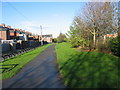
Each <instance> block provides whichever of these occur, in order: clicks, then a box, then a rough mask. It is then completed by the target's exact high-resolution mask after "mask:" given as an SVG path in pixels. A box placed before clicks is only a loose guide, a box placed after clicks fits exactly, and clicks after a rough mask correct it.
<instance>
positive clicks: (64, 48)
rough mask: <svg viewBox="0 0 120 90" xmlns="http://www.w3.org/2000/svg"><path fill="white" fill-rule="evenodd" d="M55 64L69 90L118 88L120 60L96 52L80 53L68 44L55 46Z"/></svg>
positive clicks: (119, 84)
mask: <svg viewBox="0 0 120 90" xmlns="http://www.w3.org/2000/svg"><path fill="white" fill-rule="evenodd" d="M56 53H57V62H58V64H59V70H60V73H61V75H62V77H63V79H64V83H65V85H67V86H68V87H70V88H118V87H119V86H120V83H119V82H120V80H119V72H120V71H119V67H120V66H119V65H118V64H119V63H118V61H120V58H118V57H116V56H113V55H110V54H105V53H97V52H81V51H76V50H75V49H73V48H71V47H70V44H68V43H60V44H57V45H56Z"/></svg>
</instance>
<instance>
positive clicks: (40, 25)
mask: <svg viewBox="0 0 120 90" xmlns="http://www.w3.org/2000/svg"><path fill="white" fill-rule="evenodd" d="M40 31H41V45H43V41H42V26H41V25H40Z"/></svg>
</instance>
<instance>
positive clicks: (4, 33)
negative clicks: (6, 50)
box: [0, 24, 10, 40]
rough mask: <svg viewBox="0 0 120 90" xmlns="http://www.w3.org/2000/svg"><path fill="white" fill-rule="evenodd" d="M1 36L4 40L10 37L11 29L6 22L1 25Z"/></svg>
mask: <svg viewBox="0 0 120 90" xmlns="http://www.w3.org/2000/svg"><path fill="white" fill-rule="evenodd" d="M0 38H1V39H2V40H9V39H10V31H9V29H8V28H7V27H5V24H1V25H0Z"/></svg>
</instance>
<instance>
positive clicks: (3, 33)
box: [0, 31, 7, 40]
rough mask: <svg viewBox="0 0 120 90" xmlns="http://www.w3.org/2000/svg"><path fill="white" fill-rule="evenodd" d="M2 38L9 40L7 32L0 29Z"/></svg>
mask: <svg viewBox="0 0 120 90" xmlns="http://www.w3.org/2000/svg"><path fill="white" fill-rule="evenodd" d="M0 38H1V39H2V40H7V33H6V31H0Z"/></svg>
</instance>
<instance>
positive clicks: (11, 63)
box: [0, 44, 51, 79]
mask: <svg viewBox="0 0 120 90" xmlns="http://www.w3.org/2000/svg"><path fill="white" fill-rule="evenodd" d="M50 45H51V44H47V45H44V46H42V47H39V48H36V49H35V50H32V51H30V52H27V53H25V54H22V55H19V56H16V57H15V58H13V59H8V60H6V61H5V62H2V63H0V66H2V68H0V77H1V76H2V79H6V78H9V77H12V76H14V75H15V74H16V73H17V72H18V71H19V70H20V69H21V68H22V67H23V66H24V65H25V64H27V63H28V62H30V61H31V60H33V59H34V58H35V57H36V56H37V55H39V54H40V53H41V52H42V51H44V50H45V49H46V48H47V47H48V46H50Z"/></svg>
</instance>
